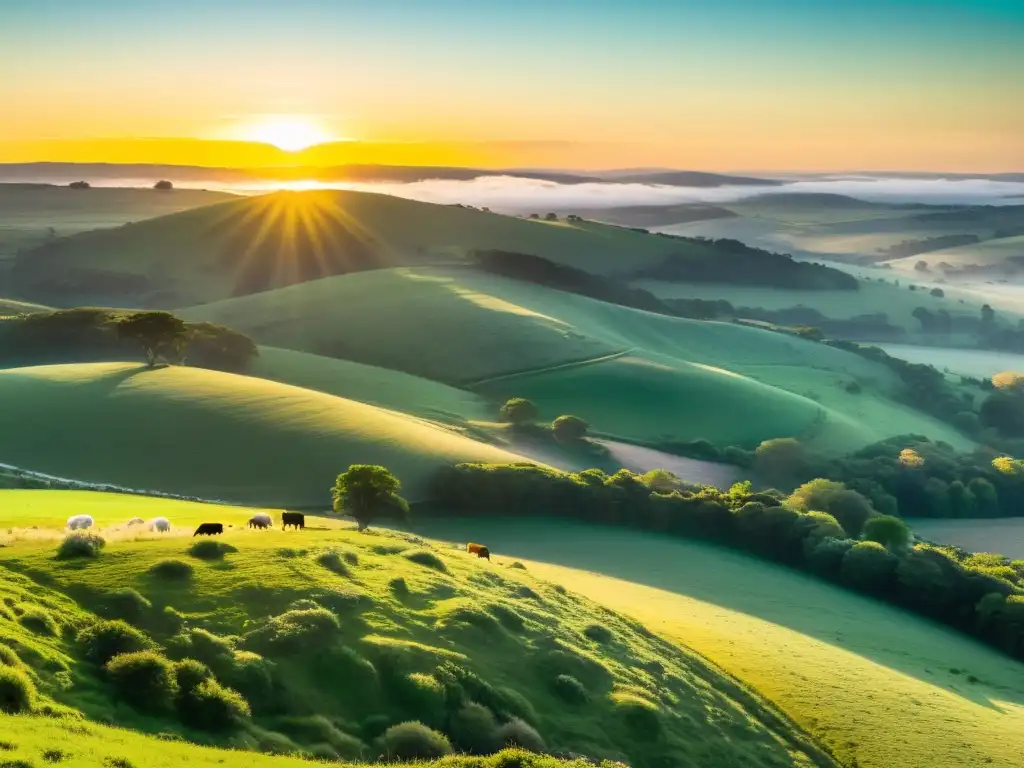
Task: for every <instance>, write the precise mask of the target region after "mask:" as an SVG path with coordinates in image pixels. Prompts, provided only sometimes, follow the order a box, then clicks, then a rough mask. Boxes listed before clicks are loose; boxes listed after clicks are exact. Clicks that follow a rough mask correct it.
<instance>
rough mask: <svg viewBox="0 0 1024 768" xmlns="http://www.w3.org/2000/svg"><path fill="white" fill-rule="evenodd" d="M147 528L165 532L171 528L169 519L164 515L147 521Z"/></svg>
mask: <svg viewBox="0 0 1024 768" xmlns="http://www.w3.org/2000/svg"><path fill="white" fill-rule="evenodd" d="M149 530H151V531H156V532H157V533H167V532H168V531H169V530H171V521H170V520H168V519H167V518H166V517H154V518H153V519H152V520H150V521H149Z"/></svg>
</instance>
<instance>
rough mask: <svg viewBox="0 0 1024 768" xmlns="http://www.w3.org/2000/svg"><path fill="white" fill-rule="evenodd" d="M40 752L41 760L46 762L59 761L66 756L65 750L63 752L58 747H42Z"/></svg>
mask: <svg viewBox="0 0 1024 768" xmlns="http://www.w3.org/2000/svg"><path fill="white" fill-rule="evenodd" d="M42 754H43V760H45V761H46V762H48V763H59V762H60V761H61V760H63V759H64V758H65V757H67V756H68V753H67V752H64V751H62V750H59V749H44V750H43V753H42Z"/></svg>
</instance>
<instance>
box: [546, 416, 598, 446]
mask: <svg viewBox="0 0 1024 768" xmlns="http://www.w3.org/2000/svg"><path fill="white" fill-rule="evenodd" d="M589 429H590V425H589V424H588V423H587V422H585V421H584V420H583V419H581V418H580V417H579V416H568V415H566V416H559V417H558V418H557V419H555V420H554V421H553V422H551V433H552V434H553V435H554V436H555V439H556V440H558V441H560V442H563V443H570V442H573V441H575V440H582V439H583V438H585V437H586V436H587V430H589Z"/></svg>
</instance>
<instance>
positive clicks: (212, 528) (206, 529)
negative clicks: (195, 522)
mask: <svg viewBox="0 0 1024 768" xmlns="http://www.w3.org/2000/svg"><path fill="white" fill-rule="evenodd" d="M218 533H224V523H202V524H200V526H199V527H198V528H196V532H195V533H193V534H192V538H195V537H196V536H215V535H217V534H218Z"/></svg>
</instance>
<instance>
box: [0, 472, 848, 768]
mask: <svg viewBox="0 0 1024 768" xmlns="http://www.w3.org/2000/svg"><path fill="white" fill-rule="evenodd" d="M37 493H38V494H39V495H41V496H45V495H47V494H48V495H49V496H51V497H53V499H52V501H51V500H47V501H46V502H44V503H45V504H47V505H49V506H50V507H51V508H52V509H53V513H54V517H53V518H51V523H52V524H54V525H58V524H59V523H58V522H57V509H61V510H64V509H74V508H78V507H77V505H76V500H77V498H78V497H79V496H81V494H68V493H66V492H57V491H50V492H37ZM7 500H8V497H7V495H6V494H3V493H0V505H3V508H4V509H5V510H7V509H12V507H13V510H12V511H13V514H6V515H5V519H7V520H11V521H12V522H15V523H16V524H17V523H18V522H27V521H28V520H30V519H37V520H38V519H39V518H38V517H29V516H28V515H26V516H25V517H24V518H21V515H20V513H19V512H18V506H17V504H13V505H10V504H8V503H7ZM122 503H123V502H122ZM186 506H187V505H182V506H181V507H180V508H181V509H185V507H186ZM158 508H159V509H160V510H161V511H168V512H169V509H168V508H167V504H157V503H156V502H154V501H152V500H147V499H142V500H139V504H138V505H137V506H136V507H135V508H133V509H131V513H133V514H137V516H140V517H148V516H149V515H150V514H152V512H153V511H154V510H156V509H158ZM124 511H125V512H129V510H128V508H125V510H124ZM204 512H205V515H204V516H205V518H206V519H223V520H225V521H226V520H228V519H231V516H232V515H235V514H237V511H236V510H231V509H227V508H216V507H207V508H206V509H205V510H204ZM181 516H184V513H182V514H181ZM235 519H237V518H235ZM61 522H62V521H61ZM180 533H181V532H180V531H179V535H175V534H173V533H172V534H170V535H163V536H155V535H153V536H148V535H147V536H142V537H140V538H134V539H133V538H127V537H126V538H120V539H119V538H117V537H116V536H111V538H110V539H109V540H108V543H107V546H106V547H105V548H104V550H103V552H102V554H100V555H99V556H98V557H96V558H89V559H88V560H77V561H62V560H57V559H55V557H54V544H55V542H54V541H52V540H46V539H44V538H42V537H35V538H25V539H21V540H16V541H14V542H13V543H11V544H10V545H9V546H5V547H3V548H0V582H2V587H3V589H4V593H5V594H7V595H11V596H13V598H14V599H13V601H12V602H13V604H14V605H15V606H19V607H20V608H22V609H24V608H28V607H40V608H45V609H46V610H48V611H49V612H50V613H51V614H52V615H53V616H54V617H55V619H56V620H57V621H58V622H60V624H61V626H62V627H68V628H69V629H66V630H62V631H61V632H59V633H57V634H56V635H45V636H43V635H36V634H34V633H32V632H31V631H30V630H28V629H26V628H25V627H24V626H22V625H21V624H20V623H17V622H16V621H15V620H13V617H12V618H7V617H6V615H0V643H3V644H5V645H8V646H10V647H12V648H14V649H16V650H17V652H18V654H19V656H20V658H21V662H20V663H23V664H24V665H26V666H27V667H28V668H29V669H30V670H31V673H32V675H33V677H34V679H35V680H36V685H37V687H38V690H39V697H40V703H39V704H38V707H49V708H50V709H51V710H52V714H57V715H59V714H61V713H62V712H63V713H69V714H72V715H73V714H74V713H76V712H80V713H82V714H84V715H85V716H86V718H87V719H88V720H90V721H96V720H106V721H109V722H112V723H116V724H117V725H120V726H124V727H130V728H132V729H135V730H140V731H144V732H147V733H150V734H156V733H161V732H162V733H170V734H176V735H177V736H180V737H185V738H188V739H190V740H195V741H199V742H202V743H207V744H214V745H218V746H233V747H237V748H257V747H258V746H259V745H260V744H276V745H278V747H280V748H286V749H287V750H291V751H302V750H309V749H312V748H313V747H314V746H315V744H314V742H320V741H322V740H323V739H324V738H327V737H330V739H333V743H336V744H345V745H350V746H352V748H353V749H354V750H356V752H355V754H357V755H358V756H359V757H361V758H362V759H373V758H375V757H376V756H377V754H379V752H378V751H375V750H376V749H377V748H376V747H375V746H374V744H375V742H374V734H376V733H379V730H376V728H377V725H376V723H378V722H383V723H384V724H385V727H386V725H387V724H389V723H394V722H399V721H402V720H409V719H417V718H419V719H424V720H426V721H428V722H429V723H431V724H432V725H434V727H439V728H444V727H446V726H445V725H444V717H445V716H444V706H445V704H444V702H445V701H447V700H448V699H446V698H445V697H446V696H448V694H447V693H443V692H444V691H445V690H447V689H446V688H444V687H443V686H442V685H441V684H439V682H438V681H444V680H446V679H449V678H448V677H446V675H447V676H450V675H452V674H456V675H460V676H461V677H460V678H459V679H461V681H462V682H461V689H462V690H464V691H465V695H467V696H469V697H471V698H473V699H474V700H476V701H478V702H479V703H483V704H484V705H485V706H488V707H490V708H493V709H495V710H496V711H497V710H500V711H503V712H510V713H512V714H514V715H515V716H516V717H519V718H521V719H523V720H525V721H527V722H528V723H530V724H531V726H532V727H534V728H536V730H537V731H538V732H539V733H540V734H541V737H542V738H543V739H544V741H545V742H546V743H547V745H548V747H549V748H552V749H562V750H569V751H571V752H575V753H577V754H585V755H590V756H596V757H605V758H612V759H619V760H625V761H626V762H628V763H629V764H631V765H634V766H638V767H640V768H647V767H648V766H650V767H652V768H653V766H657V765H663V764H665V763H664V761H665V760H668V759H671V760H674V761H676V763H675V764H680V763H679V761H683V762H682V764H692V765H694V766H704V765H731V764H735V765H745V766H746V765H750V766H782V765H793V766H811V765H820V766H827V765H831V764H832V763H831V761H830V760H829V758H827V757H826V756H825V755H824V754H822V753H820V752H819V751H818V750H817V749H816V748H815V747H814V746H813V745H812V744H811V743H810V742H809V741H808V740H807V739H806V738H805V737H804V736H803V735H802V734H801V733H800V732H799V731H798V730H796V729H795V728H794V727H793V726H792V725H790V724H789V723H788V722H787V721H786V720H785V719H784V718H783V717H781V716H780V715H779V714H778V713H777V712H775V711H774V710H773V709H771V708H770V707H768V706H767V705H765V704H764V703H763V702H761V701H760V700H759V699H758V698H757V697H756V696H755V695H753V694H752V693H751V692H750V691H748V690H747V689H745V688H743V687H742V686H740V685H738V684H737V683H736V682H735V681H734V680H732V679H730V678H729V677H727V676H725V675H722V674H721V673H720V672H719V671H718V670H716V669H714V668H713V667H711V666H709V665H708V664H707V663H706V662H704V661H703V660H702V659H700V658H699V657H697V656H696V655H694V654H692V653H689V652H688V651H686V650H683V649H681V648H679V647H676V646H674V645H672V644H671V643H668V642H666V641H664V640H661V639H659V638H657V637H655V636H653V635H651V634H650V633H649V632H648V631H646V630H645V629H644V628H643V627H641V626H639V625H638V624H636V622H634V621H632V620H630V619H627V618H624V617H622V616H620V615H618V614H615V613H613V612H611V611H608V610H606V609H604V608H602V607H601V606H599V605H598V604H596V603H594V602H591V601H590V600H587V599H585V598H582V597H579V596H576V595H574V594H571V593H566V592H565V590H559V589H556V588H555V587H554V585H552V584H549V583H547V582H545V581H542V580H541V579H538V578H537V577H536V576H535V575H534V574H533V573H532V572H531V571H529V570H524V569H522V568H511V567H508V566H509V565H510V564H511V563H510V562H505V561H503V560H501V561H499V560H495V561H494V562H487V561H481V560H479V559H478V558H476V557H474V556H471V555H469V554H468V553H466V552H465V551H464V548H465V545H464V544H458V545H452V544H444V543H440V542H437V543H432V542H428V541H424V540H422V539H419V538H416V537H413V536H410V535H408V534H402V533H393V532H389V531H377V532H371V533H358V532H356V531H354V530H352V529H351V528H340V527H337V526H336V525H334V522H333V521H328V523H327V524H323V523H322V522H321V521H320V520H319V519H316V518H307V528H306V530H304V531H301V532H293V531H289V532H287V533H285V532H281V531H249V530H240V529H237V528H236V529H227V532H226V533H225V534H224V536H223V537H222V538H218V541H221V542H223V543H225V544H228V545H230V546H231V547H233V548H234V549H235V550H236V551H232V552H228V553H227V554H225V555H224V557H223V558H222V559H221V560H216V561H205V560H201V559H196V558H192V557H189V555H188V554H187V552H188V548H189V546H190V545H191V543H192V540H191V539H190V538H188V537H186V536H183V535H180ZM328 552H334V553H338V554H340V555H341V561H342V562H344V563H345V565H346V567H345V570H344V572H343V573H339V571H338V570H337V569H333V568H329V567H326V566H325V565H324V564H323V563H322V561H323V560H324V558H323V555H324V554H325V553H328ZM427 555H429V557H427ZM168 559H178V560H188V561H190V563H191V565H192V572H191V574H190V575H189V577H188V578H186V579H167V578H165V577H163V576H162V575H160V574H158V573H154V572H153V566H155V565H156V564H158V563H160V562H164V561H167V560H168ZM438 563H440V564H441V565H442V566H443V569H442V568H438V567H437V564H438ZM396 580H401V582H402V583H403V584H404V587H405V588H404V589H403V590H396V589H395V588H394V586H393V584H394V583H395V582H396ZM128 589H132V590H135V591H136V592H137V593H138V594H139V596H140V597H141V598H142V599H140V600H136V601H135V603H134V604H133V605H134V607H135V608H137V609H138V610H137V611H134V612H133V618H132V621H133V622H134V623H136V624H137V626H139V627H141V628H143V629H145V630H146V631H147V632H148V633H149V634H150V636H151V637H152V638H153V640H154V641H155V642H156V643H158V644H159V645H163V646H165V647H166V648H167V653H168V654H170V655H172V657H179V656H182V655H185V656H189V655H190V656H195V657H197V658H200V659H202V660H203V661H204V662H206V663H207V664H208V665H209V666H210V667H211V668H212V669H214V670H215V671H216V672H217V674H218V677H219V678H220V677H221V676H222V675H224V676H226V679H229V680H230V679H232V678H231V677H230V676H231V675H232V674H235V673H236V671H237V670H236V665H237V664H241V663H243V662H244V663H246V664H253V663H256V662H258V661H259V659H260V657H261V656H262V657H263V658H264V660H265V661H264V662H261V663H264V664H266V663H269V664H270V667H269V669H270V670H271V672H270V674H272V679H273V681H274V683H273V684H274V686H275V688H274V694H273V697H267V698H263V697H256V696H255V695H254V694H250V697H251V698H250V703H251V704H252V706H253V712H254V714H253V718H252V721H251V723H247V724H245V725H244V726H243V727H242V728H241V729H239V730H237V731H235V732H233V733H230V734H225V735H223V736H217V735H210V734H204V733H203V732H201V731H196V730H193V729H192V728H189V727H186V726H184V725H182V724H181V723H180V722H178V721H177V720H176V719H175V717H174V715H173V714H172V713H163V714H160V713H149V712H143V711H139V710H136V709H134V708H133V707H132V706H129V705H128V704H127V703H125V702H123V701H120V700H119V699H118V698H117V697H115V696H114V695H113V694H112V692H111V690H110V689H109V688H107V686H106V684H105V682H104V680H103V676H102V673H101V672H100V671H99V670H98V669H96V668H95V667H93V666H90V662H88V661H87V660H86V659H84V658H82V656H81V650H80V649H79V648H78V647H77V645H76V644H75V642H74V641H73V639H72V638H73V636H74V631H73V630H74V629H76V628H82V627H85V626H88V625H89V624H90V623H91V622H93V621H95V617H96V615H100V616H104V617H106V618H109V617H110V615H109V614H107V613H105V611H106V610H108V608H109V607H111V606H121V607H123V603H124V602H125V601H124V600H119V601H118V602H116V603H114V602H111V600H110V596H111V595H113V594H117V595H119V596H123V595H124V594H125V592H126V590H128ZM5 610H6V608H5ZM314 616H315V617H319V618H317V621H316V623H314V624H305V625H303V624H302V623H301V622H300V620H302V619H303V618H304V617H314ZM174 617H177V618H176V619H175V621H176V622H177V623H175V622H172V621H170V620H171V619H172V618H174ZM324 617H327V618H330V621H326V619H324ZM331 617H333V618H331ZM186 621H187V629H186V630H185V634H184V635H183V634H180V633H179V634H177V635H175V634H174V633H175V632H178V631H179V629H180V628H181V627H182V626H183V624H182V623H181V622H186ZM297 622H298V623H297ZM303 627H305V629H303ZM594 627H600V628H603V630H604V631H602V632H600V633H599V634H598V635H596V636H595V632H594V629H593V628H594ZM200 630H202V631H201V632H200ZM299 631H302V632H304V633H305V634H302V635H301V636H299V635H295V634H294V633H295V632H299ZM197 632H198V633H199V634H197ZM189 638H191V639H190V640H189ZM296 640H298V642H299V644H298V645H296ZM200 641H202V642H201V643H200ZM182 643H186V644H187V647H186V646H185V645H182ZM243 651H244V652H243ZM254 651H255V653H253V652H254ZM240 652H242V653H241V655H240ZM175 654H177V656H175ZM257 654H258V655H257ZM233 659H234V660H233ZM452 664H454V665H456V666H452ZM460 668H464V669H463V671H459V669H460ZM465 670H468V672H466V671H465ZM470 673H471V674H470ZM559 675H567V676H571V677H574V678H575V679H576V680H578V681H579V683H580V685H581V686H583V687H584V688H585V691H586V693H587V697H586V700H585V701H579V702H576V703H574V704H573V705H571V706H570V705H567V703H566V702H565V700H564V698H563V697H561V696H560V695H559V693H558V691H557V690H556V688H555V680H556V678H558V677H559ZM243 690H244V689H243ZM438 697H440V698H438ZM637 707H640V708H642V709H643V712H640V713H639V716H638V713H637V712H636V711H634V710H635V709H636V708H637ZM314 716H315V717H319V718H326V721H324V720H322V719H321V720H316V721H315V722H314V719H315V717H314ZM507 716H508V715H506V717H507ZM311 718H314V719H311ZM14 722H15V721H11V720H9V719H8V720H3V719H0V736H2V737H3V740H10V741H12V742H14V743H15V744H16V745H17V746H16V750H23V751H24V753H25V756H26V757H30V758H31V759H32V760H33V762H34V763H38V760H39V756H38V754H36V752H37V751H38V750H39V749H40V748H41V747H42V742H43V740H44V738H45V739H48V740H49V743H48V744H46V746H47V747H50V748H58V749H61V750H64V751H67V752H69V753H71V754H74V753H79V754H80V755H81V756H82V759H85V753H90V752H91V750H92V748H93V747H92V746H89V747H87V746H86V745H85V744H84V743H83V742H82V740H80V735H81V734H79V733H78V731H77V730H76V726H74V725H71V724H70V723H64V724H61V723H57V722H55V721H52V720H50V721H49V725H47V724H45V721H37V720H30V721H21V722H27V723H28V724H29V725H27V726H26V727H25V730H24V731H23V732H22V733H21V738H20V739H19V738H18V736H19V732H17V731H12V732H8V731H7V727H6V726H7V724H9V723H14ZM324 722H328V723H333V725H332V726H330V727H326V726H324V724H323V723H324ZM638 724H639V726H642V727H644V728H649V727H653V728H655V729H656V730H657V734H658V735H657V737H656V738H653V739H651V738H646V739H638V738H636V729H637V727H638ZM83 725H84V727H85V728H86V729H87V731H93V732H96V733H100V729H98V728H96V726H94V725H93V724H92V723H91V722H90V723H87V724H83ZM332 729H333V730H332ZM33 732H35V733H36V734H37V735H34V736H31V737H29V736H26V735H25V734H26V733H33ZM268 734H278V735H277V736H269V735H268ZM324 734H326V735H324ZM112 736H116V737H117V738H113V739H112V740H111V742H110V743H109V747H110V748H111V749H113V748H114V747H117V748H119V749H128V750H131V753H130V754H128V753H126V754H124V755H122V756H123V757H125V758H127V759H129V760H132V761H135V760H136V759H138V758H140V757H141V754H142V752H141V751H142V750H143V749H145V748H146V744H145V742H143V741H142V740H141V739H140V737H137V736H131V735H129V734H125V733H124V732H117V734H112ZM92 744H93V745H95V747H96V748H98V747H99V745H100V741H99V740H97V741H95V742H92ZM149 744H150V745H152V744H153V742H149ZM175 744H177V743H176V742H175ZM282 745H284V746H282ZM289 745H290V746H289ZM179 746H180V745H179ZM179 746H176V749H178V748H179ZM150 748H152V747H150ZM180 748H181V749H184V747H183V746H182V747H180ZM104 754H105V755H109V754H111V753H110V752H105V753H104ZM212 754H214V753H207V752H203V753H202V754H201V755H197V760H200V761H203V760H205V759H206V758H205V757H203V755H212ZM182 755H184V752H183V753H182ZM220 755H221V756H222V757H226V755H224V754H223V753H220ZM20 756H21V755H18V757H20ZM0 759H6V756H0ZM182 759H184V757H183V758H182ZM239 759H244V758H241V757H239ZM349 759H352V758H351V756H349ZM659 761H662V762H659ZM94 764H95V763H94ZM144 764H145V763H144V762H142V763H137V765H138V766H139V768H141V766H142V765H144Z"/></svg>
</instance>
